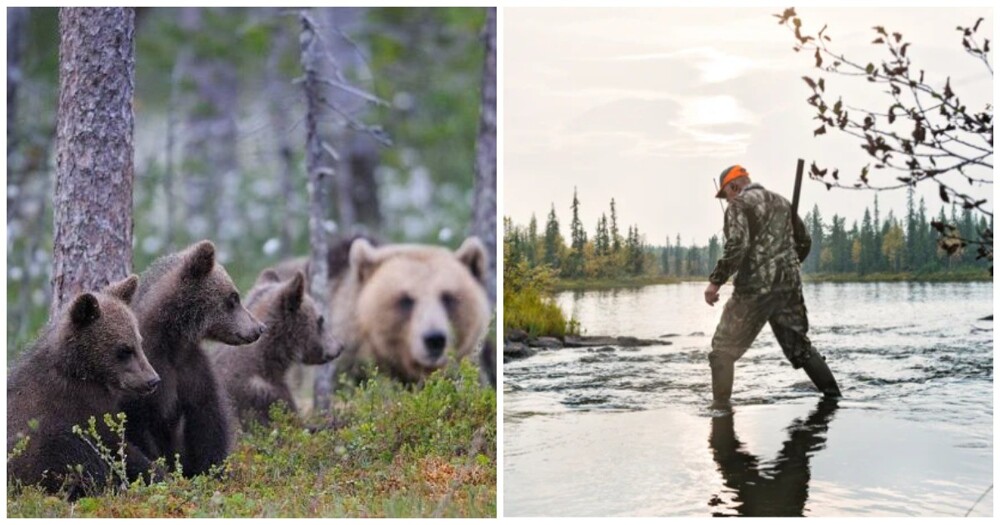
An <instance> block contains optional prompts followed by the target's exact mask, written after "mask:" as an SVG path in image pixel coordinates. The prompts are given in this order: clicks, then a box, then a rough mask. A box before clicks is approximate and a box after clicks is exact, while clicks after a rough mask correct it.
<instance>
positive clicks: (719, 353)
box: [708, 294, 769, 409]
mask: <svg viewBox="0 0 1000 525" xmlns="http://www.w3.org/2000/svg"><path fill="white" fill-rule="evenodd" d="M765 299H766V298H765V297H762V296H756V295H738V294H733V295H732V296H731V297H730V298H729V300H728V301H726V307H725V308H724V309H723V310H722V318H721V319H720V320H719V326H717V327H716V328H715V335H714V336H712V351H711V352H710V353H709V354H708V364H709V366H711V367H712V408H713V409H728V408H729V407H730V403H729V398H730V397H731V396H732V394H733V374H734V368H735V363H736V360H737V359H739V358H740V357H742V356H743V354H744V353H746V351H747V349H748V348H750V345H751V344H752V343H753V340H754V339H755V338H756V337H757V334H759V333H760V330H761V328H764V323H766V322H767V318H768V313H769V312H768V310H767V304H768V303H767V301H766V300H765Z"/></svg>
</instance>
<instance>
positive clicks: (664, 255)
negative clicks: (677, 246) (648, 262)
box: [660, 235, 670, 275]
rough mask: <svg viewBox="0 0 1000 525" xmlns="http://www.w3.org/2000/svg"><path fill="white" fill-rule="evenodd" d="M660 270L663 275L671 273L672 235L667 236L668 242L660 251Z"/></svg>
mask: <svg viewBox="0 0 1000 525" xmlns="http://www.w3.org/2000/svg"><path fill="white" fill-rule="evenodd" d="M660 271H661V272H662V273H663V275H670V236H669V235H668V236H667V243H666V245H664V247H663V249H662V250H661V251H660Z"/></svg>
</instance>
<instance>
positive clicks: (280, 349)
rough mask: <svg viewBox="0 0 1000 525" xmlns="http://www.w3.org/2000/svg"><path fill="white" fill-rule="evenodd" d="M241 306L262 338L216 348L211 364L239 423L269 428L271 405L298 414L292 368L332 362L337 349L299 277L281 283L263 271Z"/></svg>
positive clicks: (276, 277)
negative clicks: (257, 323)
mask: <svg viewBox="0 0 1000 525" xmlns="http://www.w3.org/2000/svg"><path fill="white" fill-rule="evenodd" d="M246 303H247V308H248V309H249V310H250V312H251V313H252V314H253V315H254V316H255V317H257V318H258V319H260V320H262V321H263V322H264V323H265V324H266V325H267V328H268V330H267V333H266V334H264V335H263V336H261V338H260V339H258V340H257V342H255V343H252V344H250V345H247V346H246V347H238V346H230V345H224V346H220V347H219V348H218V349H216V351H215V352H214V353H213V354H212V361H213V366H214V367H215V370H216V373H217V374H218V375H219V379H220V381H221V382H222V385H223V387H224V388H225V390H226V393H227V394H228V396H229V400H230V401H231V402H232V407H233V409H234V411H235V412H236V413H237V414H238V415H239V418H240V421H241V422H242V423H243V424H244V425H246V424H248V423H249V422H251V421H256V422H258V423H260V424H262V425H269V424H270V423H271V419H270V415H269V413H268V412H269V409H270V407H271V405H272V404H274V403H277V402H284V403H285V404H286V405H287V407H288V409H289V410H291V411H292V412H295V411H296V410H297V409H296V406H295V400H294V399H293V397H292V392H291V389H290V388H289V387H288V384H287V383H286V381H285V373H286V372H287V371H288V369H289V367H290V366H291V365H292V363H296V362H301V363H304V364H310V365H321V364H324V363H327V362H329V361H331V360H332V359H334V358H335V357H337V355H339V354H340V348H341V347H340V344H339V343H338V342H337V341H335V340H334V339H333V337H331V336H330V331H329V330H328V329H327V328H328V327H327V326H326V325H325V319H324V317H323V315H322V312H320V311H319V309H318V308H317V305H316V303H315V302H314V301H313V300H312V298H310V297H309V295H308V294H307V293H306V291H305V276H304V275H303V274H302V272H296V273H295V276H294V277H292V278H291V279H288V280H286V281H281V280H280V279H279V278H278V274H277V273H276V272H275V271H274V270H270V269H269V270H264V272H262V273H261V275H260V277H258V279H257V283H256V284H255V285H254V287H253V288H252V289H251V290H250V291H249V292H248V293H247V300H246Z"/></svg>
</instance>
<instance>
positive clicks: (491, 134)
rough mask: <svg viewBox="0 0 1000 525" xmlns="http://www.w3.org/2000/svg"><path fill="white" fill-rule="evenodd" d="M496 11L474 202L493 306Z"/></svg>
mask: <svg viewBox="0 0 1000 525" xmlns="http://www.w3.org/2000/svg"><path fill="white" fill-rule="evenodd" d="M496 17H497V11H496V8H495V7H488V8H487V9H486V24H485V28H484V31H483V40H484V43H485V47H486V57H485V60H484V61H483V88H482V89H483V91H482V105H481V107H480V112H479V136H478V137H477V139H476V167H475V168H476V184H475V198H474V200H473V203H472V214H473V223H472V232H473V233H474V234H475V235H476V236H478V237H479V239H480V240H482V241H483V244H484V245H485V246H486V257H487V259H488V260H489V264H488V265H487V269H486V290H487V293H488V294H489V297H490V304H495V303H496V296H497V295H496V294H497V292H496V290H497V287H496V282H497V281H496V279H497V259H496V253H497V249H496V248H497V25H496V24H497V18H496Z"/></svg>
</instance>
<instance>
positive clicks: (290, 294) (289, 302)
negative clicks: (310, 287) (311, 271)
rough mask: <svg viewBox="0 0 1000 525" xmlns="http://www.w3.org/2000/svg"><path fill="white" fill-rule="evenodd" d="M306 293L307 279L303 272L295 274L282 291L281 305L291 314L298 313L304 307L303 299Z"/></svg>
mask: <svg viewBox="0 0 1000 525" xmlns="http://www.w3.org/2000/svg"><path fill="white" fill-rule="evenodd" d="M305 293H306V278H305V276H303V275H302V272H295V277H292V280H291V281H288V284H286V285H285V287H284V289H283V290H281V305H282V307H283V308H284V309H285V310H286V311H289V312H295V311H298V309H299V307H301V306H302V298H303V296H304V295H305Z"/></svg>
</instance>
